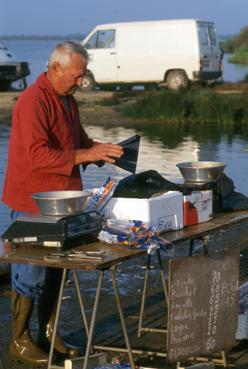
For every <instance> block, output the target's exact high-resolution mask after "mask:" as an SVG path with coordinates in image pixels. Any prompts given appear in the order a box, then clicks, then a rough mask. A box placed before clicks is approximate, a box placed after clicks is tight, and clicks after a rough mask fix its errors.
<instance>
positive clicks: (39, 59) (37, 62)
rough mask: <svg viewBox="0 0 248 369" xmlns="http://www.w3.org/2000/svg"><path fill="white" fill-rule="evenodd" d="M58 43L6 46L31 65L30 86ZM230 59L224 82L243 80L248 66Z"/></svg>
mask: <svg viewBox="0 0 248 369" xmlns="http://www.w3.org/2000/svg"><path fill="white" fill-rule="evenodd" d="M77 41H78V40H77ZM58 42H61V40H59V41H58V40H40V41H37V40H8V41H5V44H6V45H7V47H8V48H9V49H10V50H11V51H12V52H13V53H14V54H15V55H16V57H18V58H19V59H20V60H22V61H28V62H29V63H30V64H29V67H30V70H31V75H30V76H28V77H27V83H28V84H30V83H32V82H33V81H34V80H35V79H36V77H37V76H38V75H39V74H40V73H41V72H42V71H44V70H45V68H46V62H47V57H48V55H49V53H50V51H51V50H52V48H53V47H54V46H55V45H56V44H57V43H58ZM229 57H230V54H225V55H224V58H223V65H224V75H223V78H224V81H228V82H237V81H240V80H242V79H243V78H244V77H245V76H246V75H247V74H248V65H242V64H232V63H228V58H229Z"/></svg>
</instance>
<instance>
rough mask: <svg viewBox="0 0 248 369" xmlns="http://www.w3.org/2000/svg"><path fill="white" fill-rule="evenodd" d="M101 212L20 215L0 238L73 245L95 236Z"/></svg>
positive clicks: (50, 245)
mask: <svg viewBox="0 0 248 369" xmlns="http://www.w3.org/2000/svg"><path fill="white" fill-rule="evenodd" d="M101 226H102V216H101V215H100V214H99V213H98V212H96V211H90V212H82V213H74V214H72V215H66V216H45V215H40V214H37V215H30V214H25V215H22V216H20V217H18V218H16V220H15V221H14V222H13V223H12V224H11V225H10V226H9V228H8V229H7V230H6V231H5V232H4V233H3V234H2V236H1V238H2V239H3V240H4V241H5V242H6V241H8V242H11V243H12V244H21V243H32V244H37V245H41V246H48V247H60V248H66V247H72V246H76V245H79V244H80V243H83V242H89V241H92V240H94V239H95V238H96V235H97V234H98V232H99V231H100V229H101Z"/></svg>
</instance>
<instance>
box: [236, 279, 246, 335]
mask: <svg viewBox="0 0 248 369" xmlns="http://www.w3.org/2000/svg"><path fill="white" fill-rule="evenodd" d="M247 338H248V282H245V283H243V284H242V285H241V286H239V315H238V327H237V332H236V336H235V339H236V340H243V339H247Z"/></svg>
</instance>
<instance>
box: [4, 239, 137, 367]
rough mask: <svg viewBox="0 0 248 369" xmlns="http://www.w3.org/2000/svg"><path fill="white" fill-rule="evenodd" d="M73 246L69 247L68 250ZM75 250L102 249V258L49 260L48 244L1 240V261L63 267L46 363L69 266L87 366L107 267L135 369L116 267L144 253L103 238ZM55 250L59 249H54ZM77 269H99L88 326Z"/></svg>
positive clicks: (49, 363) (52, 348)
mask: <svg viewBox="0 0 248 369" xmlns="http://www.w3.org/2000/svg"><path fill="white" fill-rule="evenodd" d="M72 250H73V249H70V251H72ZM76 250H77V251H104V257H103V259H102V260H101V261H87V260H85V261H82V260H80V261H76V260H66V258H62V259H57V260H48V259H46V255H47V254H48V253H51V252H54V251H55V250H54V249H52V248H50V247H49V248H48V247H41V246H35V245H25V244H21V245H19V246H18V247H12V246H11V245H10V244H9V243H6V244H2V243H1V244H0V262H5V263H24V264H34V265H40V266H49V267H54V268H62V269H63V274H62V280H61V286H60V291H59V298H58V305H57V311H56V317H55V323H54V332H53V337H52V342H51V349H50V353H49V360H48V366H47V367H48V369H51V368H53V367H54V366H53V365H52V358H53V352H54V342H55V335H56V332H57V326H58V320H59V314H60V308H61V302H62V297H63V292H64V286H65V282H66V276H67V272H68V270H72V273H73V277H74V281H75V288H76V292H77V296H78V299H79V304H80V308H81V313H82V317H83V322H84V326H85V329H86V333H87V336H88V340H87V346H86V352H85V359H84V364H83V369H86V368H87V364H88V359H89V355H90V350H91V345H92V339H93V334H94V328H95V322H96V313H97V309H98V305H99V297H100V291H101V287H102V282H103V277H104V273H105V271H106V270H108V271H109V272H110V275H111V280H112V284H113V289H114V294H115V299H116V304H117V308H118V312H119V316H120V321H121V326H122V330H123V335H124V339H125V343H126V347H127V353H128V356H129V360H130V363H131V366H132V369H134V368H135V365H134V361H133V356H132V350H131V346H130V342H129V337H128V333H127V329H126V324H125V318H124V314H123V310H122V307H121V302H120V296H119V291H118V287H117V283H116V276H115V269H116V266H117V264H119V263H120V262H122V261H124V260H127V259H129V258H132V257H135V256H138V255H140V254H143V253H144V251H143V250H139V249H132V250H129V249H128V248H123V247H119V246H112V245H108V244H105V243H102V242H95V243H90V244H85V245H81V246H78V247H77V248H76ZM56 251H58V250H57V249H56ZM77 271H98V272H99V275H98V282H97V289H96V295H95V300H94V306H93V311H92V318H91V321H90V325H89V326H88V322H87V319H86V315H85V308H84V304H83V301H82V297H81V293H80V286H79V281H78V276H77Z"/></svg>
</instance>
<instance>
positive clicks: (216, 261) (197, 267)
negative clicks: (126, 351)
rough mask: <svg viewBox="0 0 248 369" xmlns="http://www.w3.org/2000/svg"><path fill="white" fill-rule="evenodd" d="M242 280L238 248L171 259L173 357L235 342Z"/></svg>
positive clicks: (170, 338)
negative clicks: (239, 287) (224, 252)
mask: <svg viewBox="0 0 248 369" xmlns="http://www.w3.org/2000/svg"><path fill="white" fill-rule="evenodd" d="M238 281H239V253H238V252H236V251H234V252H231V253H230V252H229V253H226V254H216V255H215V257H207V256H194V257H187V258H176V259H172V260H170V262H169V309H168V337H167V348H168V358H169V360H170V361H177V360H181V359H184V358H188V357H192V356H196V355H204V354H209V353H213V352H215V351H218V350H222V349H224V348H229V347H231V346H232V344H233V343H234V338H235V332H236V324H237V301H238ZM227 321H228V324H226V322H227Z"/></svg>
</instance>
